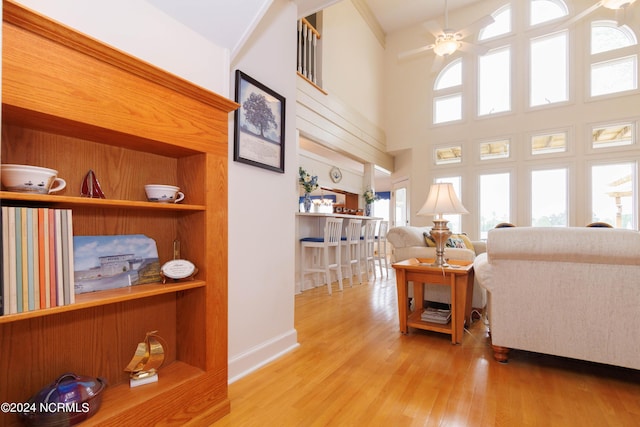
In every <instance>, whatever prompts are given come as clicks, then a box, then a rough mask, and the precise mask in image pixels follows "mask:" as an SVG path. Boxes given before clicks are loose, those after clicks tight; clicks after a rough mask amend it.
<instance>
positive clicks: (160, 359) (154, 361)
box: [124, 331, 165, 387]
mask: <svg viewBox="0 0 640 427" xmlns="http://www.w3.org/2000/svg"><path fill="white" fill-rule="evenodd" d="M157 332H158V331H151V332H147V335H146V336H145V338H144V341H143V342H141V343H138V347H137V348H136V352H135V354H134V355H133V358H132V359H131V362H129V365H127V367H126V368H124V370H125V371H126V372H129V376H130V380H129V384H130V386H131V387H137V386H139V385H143V384H149V383H153V382H157V381H158V369H160V366H162V364H163V363H164V353H165V348H164V346H163V343H164V340H163V339H162V337H160V336H159V335H158V334H157Z"/></svg>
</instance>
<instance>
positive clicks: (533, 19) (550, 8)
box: [529, 0, 569, 26]
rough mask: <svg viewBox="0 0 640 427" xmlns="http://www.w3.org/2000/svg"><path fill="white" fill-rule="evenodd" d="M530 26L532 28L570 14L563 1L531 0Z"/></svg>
mask: <svg viewBox="0 0 640 427" xmlns="http://www.w3.org/2000/svg"><path fill="white" fill-rule="evenodd" d="M530 6H531V8H530V11H531V13H530V14H529V24H530V25H531V26H534V25H538V24H543V23H545V22H549V21H553V20H555V19H558V18H562V17H563V16H567V15H568V14H569V10H568V8H567V5H566V4H565V3H564V2H563V1H562V0H531V3H530Z"/></svg>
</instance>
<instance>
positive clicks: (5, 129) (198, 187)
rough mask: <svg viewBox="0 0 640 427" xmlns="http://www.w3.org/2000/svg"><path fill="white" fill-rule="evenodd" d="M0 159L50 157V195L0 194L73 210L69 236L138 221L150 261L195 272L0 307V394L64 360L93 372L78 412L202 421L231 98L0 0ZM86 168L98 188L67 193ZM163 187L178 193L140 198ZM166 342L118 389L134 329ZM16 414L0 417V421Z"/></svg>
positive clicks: (27, 385) (221, 255)
mask: <svg viewBox="0 0 640 427" xmlns="http://www.w3.org/2000/svg"><path fill="white" fill-rule="evenodd" d="M2 42H3V52H2V55H3V57H2V66H3V70H2V142H1V146H0V148H1V159H2V163H17V164H31V165H36V166H45V167H49V168H52V169H56V170H58V172H59V176H60V177H61V178H64V179H65V180H66V181H67V187H66V188H65V189H64V190H63V191H61V192H60V193H56V194H54V195H32V194H20V193H12V192H6V191H0V201H1V203H3V204H8V205H14V206H46V207H55V208H69V209H72V211H73V226H74V234H75V235H121V234H145V235H147V236H149V237H151V238H153V239H154V240H155V241H156V244H157V246H158V254H159V257H160V262H161V263H164V262H166V261H168V260H170V259H172V255H173V253H172V250H173V241H174V240H175V239H178V240H180V243H181V256H182V258H185V259H188V260H190V261H191V262H193V263H194V264H195V265H196V266H197V267H198V273H197V275H196V276H195V278H194V280H186V281H179V282H167V284H161V283H157V284H147V285H138V286H133V287H130V288H122V289H113V290H108V291H102V292H94V293H89V294H79V295H77V296H76V302H75V303H74V304H71V305H68V306H63V307H55V308H49V309H43V310H37V311H32V312H24V313H19V314H11V315H6V316H2V317H0V367H2V369H0V401H2V402H24V401H26V400H27V399H28V398H29V397H30V396H32V395H33V394H35V393H36V392H37V391H38V390H40V389H41V388H42V387H44V386H46V385H48V384H49V383H51V382H52V381H54V380H55V379H56V378H57V377H58V376H60V375H61V374H63V373H65V372H74V373H77V374H79V375H88V376H92V377H101V378H104V379H106V380H107V382H108V386H107V388H106V390H105V392H104V398H103V403H102V406H101V409H100V410H99V411H98V413H97V414H96V415H95V416H94V417H92V418H90V419H89V420H88V421H86V422H85V424H84V425H113V426H121V425H141V424H140V423H142V424H144V425H153V424H157V423H165V424H174V425H182V424H185V423H189V422H191V423H195V424H198V425H208V424H211V423H213V421H215V420H216V419H219V418H221V417H222V416H224V415H225V414H226V413H228V412H229V408H230V405H229V400H228V395H227V256H228V255H227V217H228V213H227V211H228V208H227V158H228V156H227V150H228V135H227V131H228V120H229V113H230V112H232V111H233V110H235V109H236V108H237V104H236V103H234V102H232V101H230V100H228V99H225V98H223V97H221V96H219V95H217V94H214V93H212V92H210V91H207V90H205V89H203V88H200V87H198V86H196V85H193V84H192V83H190V82H188V81H185V80H183V79H180V78H178V77H176V76H173V75H171V74H168V73H166V72H164V71H163V70H160V69H158V68H156V67H154V66H151V65H149V64H147V63H144V62H142V61H140V60H138V59H136V58H133V57H131V56H129V55H127V54H124V53H122V52H120V51H118V50H116V49H113V48H111V47H109V46H106V45H104V44H102V43H100V42H98V41H96V40H94V39H92V38H89V37H87V36H85V35H83V34H80V33H78V32H76V31H75V30H73V29H71V28H68V27H65V26H64V25H61V24H59V23H56V22H54V21H52V20H50V19H49V18H47V17H44V16H41V15H39V14H37V13H34V12H32V11H30V10H28V9H26V8H24V7H23V6H21V5H19V4H16V3H14V2H12V1H8V0H4V1H3V40H2ZM89 169H91V170H93V171H94V172H95V174H96V176H97V178H98V180H99V182H100V185H101V188H102V190H103V191H104V193H105V195H106V197H107V199H89V198H83V197H80V194H79V193H80V186H81V183H82V180H83V178H84V176H85V174H86V173H87V172H88V171H89ZM148 183H155V184H170V185H177V186H179V187H180V188H181V190H182V191H183V192H184V193H185V196H186V197H185V200H184V203H180V204H157V203H150V202H148V201H146V197H145V193H144V184H148ZM151 330H157V331H158V333H159V335H160V336H162V338H163V339H164V340H165V341H166V343H167V347H168V348H167V354H166V359H165V365H164V366H163V367H162V368H160V371H159V381H158V382H157V383H154V384H149V385H145V386H141V387H136V388H130V387H129V385H128V375H127V373H126V372H124V367H125V366H126V365H127V363H128V361H129V359H130V358H131V356H132V355H133V352H134V351H135V348H136V345H137V343H138V342H139V341H141V340H142V339H143V338H144V336H145V333H146V332H148V331H151ZM13 425H19V420H18V417H17V416H16V415H15V414H0V426H13Z"/></svg>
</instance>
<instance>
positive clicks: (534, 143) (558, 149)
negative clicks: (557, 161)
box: [531, 132, 567, 155]
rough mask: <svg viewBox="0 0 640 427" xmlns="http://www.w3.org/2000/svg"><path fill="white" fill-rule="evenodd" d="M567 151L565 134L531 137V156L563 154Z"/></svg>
mask: <svg viewBox="0 0 640 427" xmlns="http://www.w3.org/2000/svg"><path fill="white" fill-rule="evenodd" d="M565 151H567V133H566V132H559V133H550V134H544V135H534V136H532V137H531V154H533V155H536V154H551V153H564V152H565Z"/></svg>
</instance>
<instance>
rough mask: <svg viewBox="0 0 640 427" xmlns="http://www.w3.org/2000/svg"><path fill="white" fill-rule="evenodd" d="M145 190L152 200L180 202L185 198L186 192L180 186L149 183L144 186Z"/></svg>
mask: <svg viewBox="0 0 640 427" xmlns="http://www.w3.org/2000/svg"><path fill="white" fill-rule="evenodd" d="M144 191H145V193H147V199H149V201H150V202H159V203H178V202H180V201H182V200H183V199H184V193H183V192H181V191H180V187H176V186H174V185H163V184H147V185H145V186H144Z"/></svg>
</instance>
